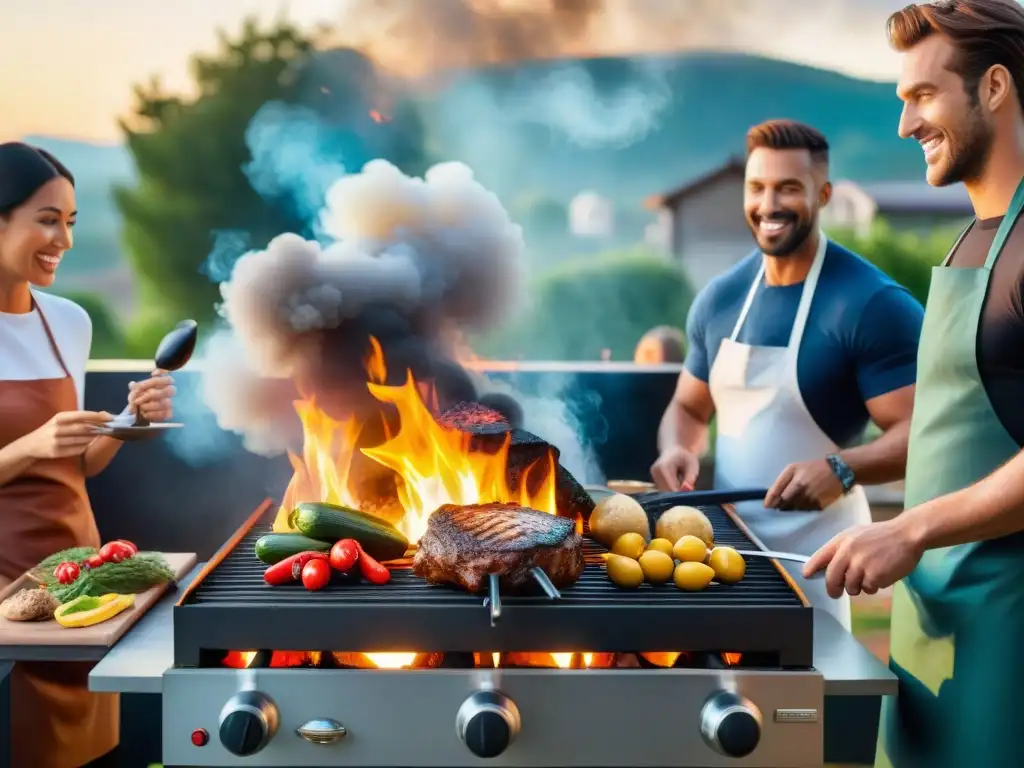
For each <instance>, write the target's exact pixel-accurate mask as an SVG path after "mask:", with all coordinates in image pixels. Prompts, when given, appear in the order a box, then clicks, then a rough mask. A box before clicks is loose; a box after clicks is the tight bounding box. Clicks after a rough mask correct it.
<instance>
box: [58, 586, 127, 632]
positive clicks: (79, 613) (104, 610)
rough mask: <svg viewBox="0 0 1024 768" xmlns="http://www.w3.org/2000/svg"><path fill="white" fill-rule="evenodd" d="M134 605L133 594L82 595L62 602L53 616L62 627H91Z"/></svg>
mask: <svg viewBox="0 0 1024 768" xmlns="http://www.w3.org/2000/svg"><path fill="white" fill-rule="evenodd" d="M133 605H135V595H116V594H109V595H103V596H102V597H90V596H88V595H83V596H81V597H76V598H75V599H74V600H71V601H70V602H67V603H64V605H62V606H61V607H60V608H58V609H57V610H56V611H54V614H53V618H55V619H56V620H57V623H58V624H60V625H61V626H62V627H68V628H72V629H73V628H79V627H91V626H92V625H93V624H99V623H101V622H104V621H107V620H108V619H112V618H114V617H115V616H117V614H119V613H121V612H122V611H124V610H127V609H128V608H131V607H132V606H133Z"/></svg>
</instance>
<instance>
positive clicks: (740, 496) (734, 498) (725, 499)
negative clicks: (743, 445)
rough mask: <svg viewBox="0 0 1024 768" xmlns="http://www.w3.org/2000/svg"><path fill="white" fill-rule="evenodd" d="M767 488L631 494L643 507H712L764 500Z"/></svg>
mask: <svg viewBox="0 0 1024 768" xmlns="http://www.w3.org/2000/svg"><path fill="white" fill-rule="evenodd" d="M767 495H768V489H767V488H733V489H730V490H719V491H648V492H647V493H638V494H636V495H635V496H633V498H634V499H636V500H637V501H638V502H640V505H641V506H642V507H644V509H651V508H656V507H663V508H665V509H667V508H668V507H675V506H678V505H681V504H685V505H686V506H690V507H712V506H721V505H722V504H736V503H738V502H741V501H764V497H765V496H767Z"/></svg>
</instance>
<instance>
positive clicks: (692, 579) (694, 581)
mask: <svg viewBox="0 0 1024 768" xmlns="http://www.w3.org/2000/svg"><path fill="white" fill-rule="evenodd" d="M713 578H715V572H714V570H712V569H711V567H710V566H707V565H704V563H680V564H679V565H677V566H676V569H675V572H674V573H673V574H672V580H673V581H674V582H675V584H676V586H677V587H678V588H679V589H682V590H685V591H686V592H699V591H700V590H702V589H706V588H707V586H708V584H710V583H711V580H712V579H713Z"/></svg>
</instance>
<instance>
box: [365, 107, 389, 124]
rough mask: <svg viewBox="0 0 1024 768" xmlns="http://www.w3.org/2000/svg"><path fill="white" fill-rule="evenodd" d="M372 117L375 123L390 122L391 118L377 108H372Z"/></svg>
mask: <svg viewBox="0 0 1024 768" xmlns="http://www.w3.org/2000/svg"><path fill="white" fill-rule="evenodd" d="M370 119H371V120H373V122H375V123H390V122H391V118H390V117H388V116H387V115H385V114H384V113H382V112H378V111H377V110H376V109H371V110H370Z"/></svg>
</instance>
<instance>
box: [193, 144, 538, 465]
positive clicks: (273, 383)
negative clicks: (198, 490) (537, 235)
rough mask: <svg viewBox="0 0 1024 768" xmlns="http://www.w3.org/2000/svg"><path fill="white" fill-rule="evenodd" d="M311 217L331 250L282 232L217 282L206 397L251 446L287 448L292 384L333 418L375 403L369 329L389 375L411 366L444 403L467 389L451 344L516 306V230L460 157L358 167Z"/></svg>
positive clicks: (519, 262)
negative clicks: (421, 166) (416, 168)
mask: <svg viewBox="0 0 1024 768" xmlns="http://www.w3.org/2000/svg"><path fill="white" fill-rule="evenodd" d="M320 223H321V226H322V229H323V231H324V233H325V234H326V235H327V236H328V237H329V238H330V240H331V242H330V244H328V245H321V244H320V243H319V242H316V241H310V240H305V239H303V238H301V237H299V236H298V235H294V234H283V235H280V236H279V237H277V238H275V239H274V240H273V241H271V243H270V244H269V245H268V246H267V248H266V249H265V250H262V251H252V252H249V253H247V254H245V255H244V256H242V257H241V258H239V259H238V260H237V261H236V262H235V264H234V268H233V270H232V272H231V277H230V279H229V280H227V281H226V282H225V283H223V284H222V285H221V292H222V295H223V299H224V301H223V304H222V305H221V314H222V316H223V317H224V319H225V321H226V322H227V329H226V330H224V331H222V332H220V333H218V334H216V335H215V336H214V338H213V339H212V340H211V341H210V343H209V345H208V347H207V349H206V354H205V356H204V357H205V360H204V372H203V390H204V398H205V400H206V402H207V404H208V405H209V407H210V408H211V409H212V410H213V411H214V413H215V414H216V415H217V420H218V423H219V425H220V426H221V427H222V428H223V429H228V430H231V431H235V432H238V433H240V434H242V435H243V436H244V437H245V444H246V447H247V448H248V449H249V450H251V451H254V452H258V453H266V454H273V453H277V452H280V451H281V450H282V449H284V448H286V447H288V446H294V445H295V441H296V439H297V437H298V432H297V430H298V423H297V419H296V417H295V413H294V409H293V408H292V401H293V400H294V398H295V396H296V394H297V391H301V392H302V393H303V394H306V395H313V396H314V397H316V398H317V401H318V403H320V404H321V407H323V408H324V409H325V410H327V411H328V412H329V413H331V414H332V415H333V416H335V417H338V418H340V417H344V416H348V415H350V414H352V413H355V414H356V415H358V416H359V417H360V418H361V419H362V418H365V417H366V415H367V410H366V409H369V408H375V407H376V403H375V401H374V400H373V399H372V397H371V396H370V395H369V393H368V392H367V390H366V386H365V383H366V380H367V377H366V373H365V370H364V361H365V358H366V356H367V353H368V350H369V349H370V346H369V338H370V336H373V337H374V338H376V339H377V340H378V341H379V342H380V344H381V346H382V349H383V350H384V356H385V361H386V363H387V367H388V371H389V382H391V383H400V382H401V381H402V380H403V379H404V377H405V375H406V371H407V370H409V371H412V372H413V375H414V376H416V378H417V379H431V380H434V381H436V382H438V385H437V386H438V390H439V396H440V397H441V398H442V399H444V398H448V399H449V400H451V401H454V400H459V399H462V398H463V397H465V396H466V392H467V390H468V391H470V392H471V394H470V395H469V396H470V397H472V396H473V395H474V394H475V392H473V390H476V389H478V387H476V386H474V384H472V383H471V381H470V379H469V377H468V376H467V375H466V374H465V373H464V372H462V370H461V368H460V367H459V366H458V365H457V364H456V363H455V362H454V360H453V355H454V349H453V344H454V342H456V341H458V340H459V339H460V338H461V337H462V334H464V333H467V332H480V331H486V330H488V329H490V328H493V327H494V326H495V325H496V324H498V323H501V322H504V321H505V320H506V319H507V318H508V317H509V314H510V312H512V311H514V310H516V309H517V308H519V307H521V305H522V287H523V278H524V274H523V252H524V243H523V237H522V231H521V229H520V227H519V226H518V225H516V224H515V223H513V222H512V221H511V220H510V219H509V217H508V214H507V213H506V212H505V209H504V208H503V207H502V205H501V203H500V202H499V201H498V199H497V198H496V197H495V196H494V195H493V194H491V193H490V192H488V191H487V190H486V189H484V188H483V187H482V186H481V185H480V184H479V183H478V182H477V181H476V180H475V179H474V178H473V174H472V171H471V170H470V169H469V168H468V167H466V166H464V165H461V164H458V163H443V164H439V165H436V166H434V167H433V168H431V169H430V170H429V171H428V172H427V174H426V176H425V178H423V179H419V178H411V177H409V176H406V175H405V174H403V173H402V172H401V171H400V170H399V169H398V168H396V167H395V166H393V165H391V164H390V163H387V162H385V161H383V160H375V161H373V162H370V163H368V164H367V165H366V167H365V168H363V170H362V172H360V173H357V174H352V175H349V176H343V177H342V178H341V179H339V180H338V181H337V182H335V183H334V184H333V186H331V188H330V189H329V191H328V193H327V200H326V206H325V208H324V209H323V211H322V212H321V215H320Z"/></svg>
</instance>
